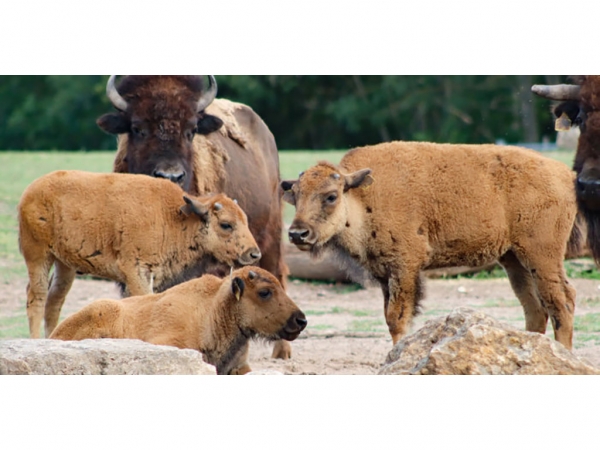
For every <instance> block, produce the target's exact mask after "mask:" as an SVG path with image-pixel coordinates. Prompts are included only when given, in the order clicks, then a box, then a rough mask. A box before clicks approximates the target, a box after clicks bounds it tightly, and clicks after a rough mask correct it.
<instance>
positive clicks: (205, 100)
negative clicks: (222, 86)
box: [196, 75, 217, 112]
mask: <svg viewBox="0 0 600 450" xmlns="http://www.w3.org/2000/svg"><path fill="white" fill-rule="evenodd" d="M216 96H217V80H215V77H213V76H212V75H209V76H208V89H207V90H206V92H204V93H203V94H202V96H201V97H200V100H198V106H197V107H196V111H197V112H200V111H202V110H203V109H204V108H206V107H207V106H208V105H210V104H211V103H212V102H213V100H214V99H215V97H216Z"/></svg>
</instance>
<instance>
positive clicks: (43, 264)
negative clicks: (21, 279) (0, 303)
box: [24, 253, 54, 339]
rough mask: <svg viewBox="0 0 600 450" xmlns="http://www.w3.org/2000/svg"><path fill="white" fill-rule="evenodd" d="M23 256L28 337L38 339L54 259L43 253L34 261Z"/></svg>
mask: <svg viewBox="0 0 600 450" xmlns="http://www.w3.org/2000/svg"><path fill="white" fill-rule="evenodd" d="M24 256H25V262H26V264H27V272H28V274H29V283H28V284H27V318H28V320H29V336H30V337H31V338H34V339H38V338H39V337H40V328H41V325H42V318H43V317H44V304H45V303H46V296H47V294H48V274H49V272H50V268H51V267H52V263H53V262H54V257H53V256H52V255H51V254H50V253H44V254H42V255H40V256H37V257H36V258H35V259H33V258H28V256H26V255H24Z"/></svg>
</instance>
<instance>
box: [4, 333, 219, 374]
mask: <svg viewBox="0 0 600 450" xmlns="http://www.w3.org/2000/svg"><path fill="white" fill-rule="evenodd" d="M215 374H216V369H215V367H214V366H211V365H210V364H206V363H205V362H204V361H203V360H202V355H201V354H200V353H199V352H197V351H194V350H179V349H177V348H175V347H168V346H163V345H152V344H148V343H146V342H142V341H138V340H129V339H87V340H84V341H58V340H52V339H14V340H0V375H215Z"/></svg>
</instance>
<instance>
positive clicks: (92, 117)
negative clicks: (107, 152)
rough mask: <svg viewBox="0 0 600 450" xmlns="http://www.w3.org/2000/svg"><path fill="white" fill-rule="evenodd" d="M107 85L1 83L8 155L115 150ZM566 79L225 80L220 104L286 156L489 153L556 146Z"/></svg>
mask: <svg viewBox="0 0 600 450" xmlns="http://www.w3.org/2000/svg"><path fill="white" fill-rule="evenodd" d="M106 81H107V77H106V76H99V75H90V76H71V75H69V76H56V75H49V76H0V149H3V150H7V149H34V150H47V149H66V150H80V149H112V148H114V147H115V139H114V137H112V136H110V135H107V134H105V133H104V132H102V131H101V130H100V129H99V128H98V126H97V125H96V119H97V118H98V117H100V116H101V115H103V114H105V113H107V112H110V111H112V110H113V108H112V105H111V104H110V102H109V101H108V99H107V98H106V95H105V86H106ZM564 81H565V77H558V76H523V75H521V76H492V75H485V76H483V75H482V76H477V75H466V76H446V75H435V76H426V75H419V76H362V75H344V76H337V75H336V76H326V75H318V76H315V75H302V76H285V75H242V76H240V75H221V76H218V77H217V82H218V84H219V97H222V98H228V99H230V100H233V101H239V102H242V103H246V104H248V105H250V106H251V107H252V108H253V109H254V110H255V111H256V112H257V113H258V114H259V115H260V116H261V117H262V118H263V120H264V121H265V123H267V125H268V126H269V128H270V129H271V131H272V132H273V134H274V135H275V138H276V140H277V143H278V146H279V148H285V149H298V148H305V149H327V148H339V149H348V148H351V147H355V146H360V145H366V144H374V143H378V142H382V141H389V140H420V141H423V140H427V141H435V142H465V143H482V142H494V141H496V140H497V139H503V140H504V141H506V142H522V141H527V140H540V139H541V136H543V135H547V136H554V127H553V118H552V116H551V114H550V113H549V111H548V109H549V102H548V101H547V100H543V99H539V98H534V97H533V94H531V93H530V92H529V89H530V86H531V85H532V84H534V83H558V82H564Z"/></svg>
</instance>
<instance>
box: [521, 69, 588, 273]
mask: <svg viewBox="0 0 600 450" xmlns="http://www.w3.org/2000/svg"><path fill="white" fill-rule="evenodd" d="M573 80H574V82H575V84H560V85H553V86H544V85H534V86H532V88H531V90H532V91H533V92H534V93H536V94H537V95H539V96H541V97H544V98H548V99H551V100H558V101H560V103H559V104H557V105H556V106H555V107H554V109H553V111H554V114H555V115H556V117H557V120H556V128H557V130H567V129H569V128H570V127H571V126H573V125H574V126H578V127H579V129H580V130H581V134H580V136H579V142H578V145H577V154H576V156H575V162H574V164H573V169H574V170H575V172H577V179H576V182H575V192H576V194H577V204H578V207H579V210H580V211H581V212H582V213H583V215H584V217H585V219H586V222H587V230H588V231H587V233H588V245H589V247H590V249H591V251H592V254H593V256H594V259H595V260H596V263H597V264H600V76H598V75H593V76H592V75H588V76H580V77H573Z"/></svg>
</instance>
